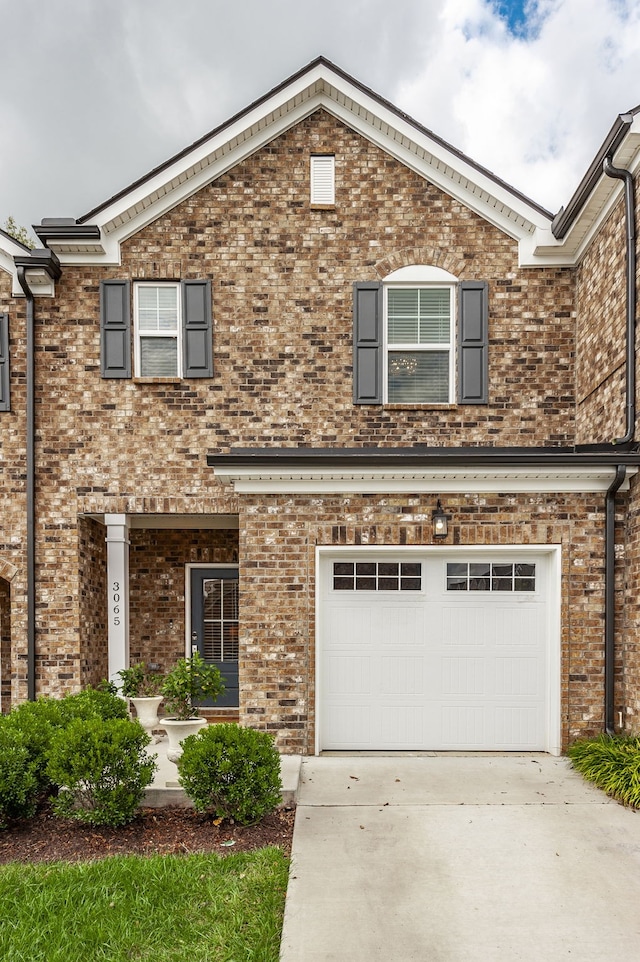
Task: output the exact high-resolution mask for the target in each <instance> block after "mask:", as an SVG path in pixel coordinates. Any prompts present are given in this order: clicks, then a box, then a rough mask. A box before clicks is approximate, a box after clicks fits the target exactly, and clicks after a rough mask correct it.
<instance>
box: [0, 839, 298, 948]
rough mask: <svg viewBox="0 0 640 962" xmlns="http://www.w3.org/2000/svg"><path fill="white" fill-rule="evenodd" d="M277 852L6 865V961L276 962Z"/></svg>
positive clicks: (0, 941)
mask: <svg viewBox="0 0 640 962" xmlns="http://www.w3.org/2000/svg"><path fill="white" fill-rule="evenodd" d="M287 873H288V862H287V858H286V856H285V855H284V853H283V852H282V851H281V850H280V849H279V848H263V849H260V850H258V851H255V852H249V853H238V854H236V855H229V856H225V857H221V856H219V855H190V856H176V855H157V856H151V857H147V856H145V857H142V856H113V857H110V858H106V859H101V860H99V861H92V862H80V863H75V864H69V863H63V862H56V863H49V864H47V863H40V864H27V865H25V864H22V863H14V864H10V865H4V866H0V959H2V960H3V962H86V960H87V959H91V962H148V960H149V962H150V960H153V962H196V960H197V962H277V959H278V954H279V949H280V937H281V932H282V917H283V911H284V900H285V893H286V888H287Z"/></svg>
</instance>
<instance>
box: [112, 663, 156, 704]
mask: <svg viewBox="0 0 640 962" xmlns="http://www.w3.org/2000/svg"><path fill="white" fill-rule="evenodd" d="M118 675H119V676H120V678H121V679H122V685H121V689H122V694H123V696H124V697H125V698H153V697H154V696H157V695H159V694H160V690H161V688H162V683H163V681H164V676H163V675H162V674H161V673H160V672H158V671H151V669H149V668H147V666H146V665H145V663H144V662H143V661H141V662H138V664H137V665H131V667H130V668H123V669H122V671H119V672H118Z"/></svg>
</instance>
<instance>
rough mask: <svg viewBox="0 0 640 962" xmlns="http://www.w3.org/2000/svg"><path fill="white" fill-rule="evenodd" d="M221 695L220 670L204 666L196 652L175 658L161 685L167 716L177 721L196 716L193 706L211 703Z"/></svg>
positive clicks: (202, 660) (222, 685) (221, 681)
mask: <svg viewBox="0 0 640 962" xmlns="http://www.w3.org/2000/svg"><path fill="white" fill-rule="evenodd" d="M223 691H224V681H223V680H222V675H221V674H220V670H219V669H218V668H217V667H216V666H215V665H210V664H208V663H207V662H206V661H205V660H204V658H203V657H202V655H201V654H200V653H199V652H194V654H193V655H192V656H191V657H190V658H179V659H178V661H177V662H176V664H175V665H174V667H173V668H172V669H171V671H170V672H169V673H168V674H167V676H166V678H165V679H164V682H163V684H162V689H161V692H162V695H163V697H164V700H165V712H166V714H167V716H169V717H174V718H177V719H179V720H180V721H184V719H186V718H195V717H197V715H198V714H199V710H198V706H197V704H194V703H195V702H198V701H202V700H203V699H205V698H211V699H213V701H214V702H215V701H216V699H217V698H219V697H220V695H221V694H222V692H223Z"/></svg>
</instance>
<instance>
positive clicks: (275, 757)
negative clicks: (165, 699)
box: [178, 724, 282, 825]
mask: <svg viewBox="0 0 640 962" xmlns="http://www.w3.org/2000/svg"><path fill="white" fill-rule="evenodd" d="M182 748H183V753H182V757H181V758H180V759H179V761H178V772H179V780H180V784H181V785H182V787H183V788H184V790H185V792H186V793H187V795H188V796H189V798H190V799H191V800H192V801H193V805H194V808H195V809H196V811H198V812H208V813H209V814H211V815H214V816H215V817H217V818H232V819H233V820H234V821H236V822H239V823H240V824H241V825H250V824H254V823H255V822H259V821H260V819H261V818H263V817H264V816H265V815H266V814H267V813H268V812H271V811H273V809H274V808H275V807H276V806H277V805H278V803H279V802H280V798H281V791H282V782H281V779H280V756H279V754H278V751H277V749H276V747H275V745H274V744H273V738H272V736H271V735H268V734H267V733H266V732H259V731H255V730H254V729H253V728H241V727H240V726H239V725H233V724H228V725H210V726H209V727H208V728H206V729H205V730H204V731H200V732H198V734H197V735H189V736H188V738H185V740H184V741H183V743H182Z"/></svg>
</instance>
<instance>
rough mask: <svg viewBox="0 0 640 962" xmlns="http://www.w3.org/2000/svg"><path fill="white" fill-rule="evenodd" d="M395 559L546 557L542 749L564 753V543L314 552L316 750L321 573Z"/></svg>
mask: <svg viewBox="0 0 640 962" xmlns="http://www.w3.org/2000/svg"><path fill="white" fill-rule="evenodd" d="M390 555H393V557H394V558H398V559H399V560H402V561H409V560H412V559H417V558H418V557H422V558H424V557H425V556H426V557H428V558H429V559H433V558H434V557H438V556H440V557H442V558H444V557H446V558H447V559H448V560H452V559H453V560H456V558H459V559H460V560H468V559H473V557H477V558H480V557H483V558H491V559H492V560H496V559H497V560H499V559H500V558H501V557H504V558H505V560H507V558H508V559H509V560H513V559H514V557H515V556H517V559H518V560H525V559H526V557H527V555H537V556H540V555H543V556H544V560H545V561H546V563H547V571H546V573H545V575H546V577H545V581H546V604H545V611H546V649H545V675H546V679H545V680H546V704H545V707H544V716H545V734H544V746H543V747H544V750H545V751H547V752H549V753H550V754H552V755H559V754H560V753H561V726H560V711H561V560H562V558H561V546H560V545H539V544H535V545H495V546H492V545H482V546H481V545H463V546H449V545H442V546H441V545H437V546H430V545H419V546H413V545H412V546H405V545H401V546H397V545H376V546H369V545H366V546H365V545H341V546H326V547H324V546H319V547H317V548H316V659H315V680H316V685H315V704H316V713H315V714H316V738H315V752H316V754H319V753H320V752H321V750H322V745H323V732H322V718H323V711H322V708H323V700H322V699H323V691H322V670H321V667H322V656H323V651H322V638H323V627H324V621H323V618H324V610H323V603H322V599H323V593H324V588H325V585H324V582H323V577H324V575H323V571H324V569H325V563H326V562H327V561H333V560H336V561H337V560H340V559H341V558H343V559H345V557H346V556H349V558H354V557H356V556H358V557H359V558H363V557H365V556H366V559H367V560H371V561H373V560H375V559H376V557H386V558H388V557H389V556H390Z"/></svg>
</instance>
